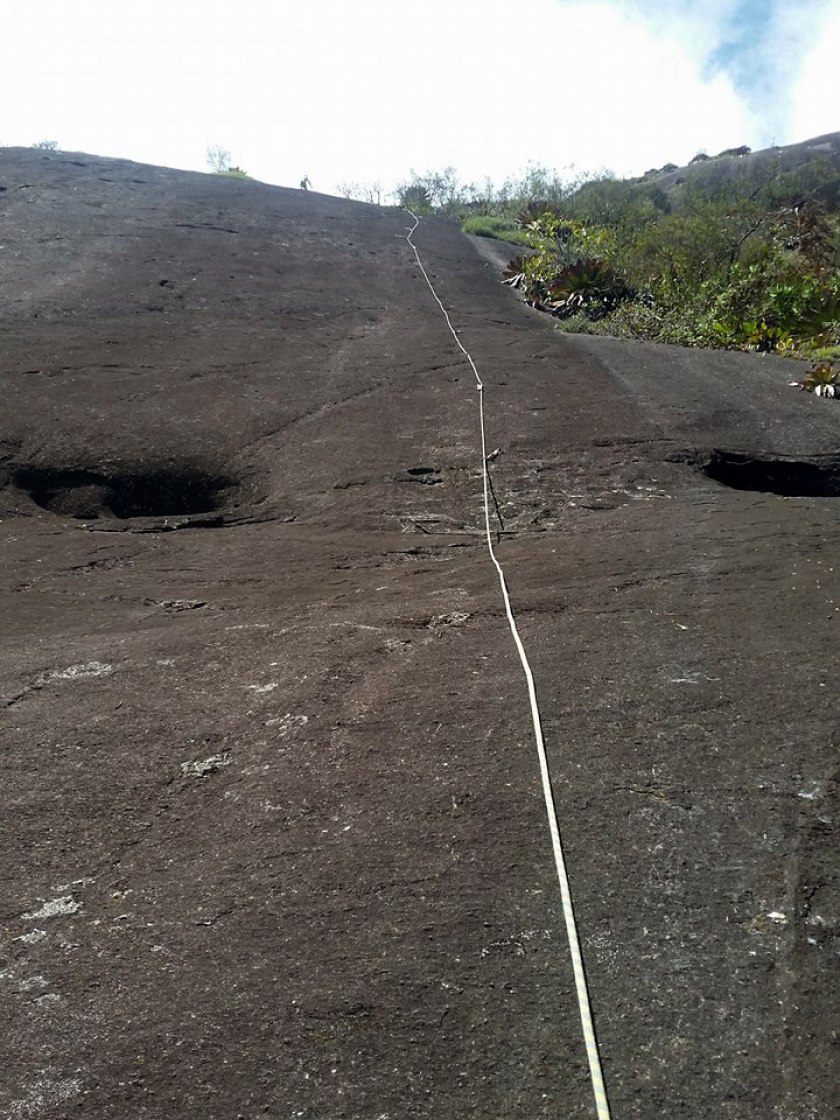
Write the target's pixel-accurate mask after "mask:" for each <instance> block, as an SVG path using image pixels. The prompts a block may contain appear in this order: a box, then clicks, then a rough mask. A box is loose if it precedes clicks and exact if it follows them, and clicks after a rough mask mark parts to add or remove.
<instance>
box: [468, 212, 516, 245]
mask: <svg viewBox="0 0 840 1120" xmlns="http://www.w3.org/2000/svg"><path fill="white" fill-rule="evenodd" d="M461 229H462V230H463V231H464V233H473V234H475V235H476V236H477V237H495V238H496V239H497V240H499V241H512V242H514V244H516V245H528V244H529V241H528V238H527V237H526V236H525V234H524V233H523V232H522V230H521V229H520V228H519V227H518V226H517V224H516V222H515V221H514V220H513V219H512V218H506V217H503V216H501V215H498V214H475V215H473V217H471V218H467V220H466V221H465V222H464V224H463V225H462V226H461Z"/></svg>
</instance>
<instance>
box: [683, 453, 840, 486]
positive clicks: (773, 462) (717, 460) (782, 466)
mask: <svg viewBox="0 0 840 1120" xmlns="http://www.w3.org/2000/svg"><path fill="white" fill-rule="evenodd" d="M701 469H702V471H703V473H704V474H705V475H707V476H708V477H709V478H711V479H713V480H714V481H715V482H719V483H721V485H723V486H729V487H731V488H732V489H733V490H754V491H758V492H761V493H765V494H780V495H781V496H782V497H785V498H836V497H838V496H840V456H826V457H823V458H820V459H817V458H814V459H811V460H799V459H782V458H770V457H767V458H763V457H759V456H754V455H745V454H741V453H740V452H736V451H713V452H712V453H711V456H709V457H707V458H706V459H705V462H704V463H703V464H702V468H701Z"/></svg>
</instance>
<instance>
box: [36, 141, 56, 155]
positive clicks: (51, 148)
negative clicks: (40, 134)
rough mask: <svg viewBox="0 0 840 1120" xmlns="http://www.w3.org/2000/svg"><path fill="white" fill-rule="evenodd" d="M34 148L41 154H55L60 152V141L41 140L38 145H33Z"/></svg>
mask: <svg viewBox="0 0 840 1120" xmlns="http://www.w3.org/2000/svg"><path fill="white" fill-rule="evenodd" d="M32 147H33V148H37V150H38V151H39V152H55V151H58V141H57V140H39V141H38V142H37V143H35V144H33V145H32Z"/></svg>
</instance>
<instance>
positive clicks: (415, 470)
mask: <svg viewBox="0 0 840 1120" xmlns="http://www.w3.org/2000/svg"><path fill="white" fill-rule="evenodd" d="M406 473H407V474H415V475H420V474H440V471H439V470H438V469H437V468H436V467H409V468H408V471H407V472H406Z"/></svg>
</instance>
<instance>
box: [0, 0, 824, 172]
mask: <svg viewBox="0 0 840 1120" xmlns="http://www.w3.org/2000/svg"><path fill="white" fill-rule="evenodd" d="M739 2H740V0H705V2H704V3H703V4H698V3H696V2H695V0H691V2H689V0H621V2H615V0H613V2H607V0H596V2H592V0H587V2H583V0H571V2H569V0H424V3H423V4H422V5H419V6H418V5H417V4H416V3H413V2H410V0H320V2H319V3H309V4H307V3H301V2H300V0H239V2H238V4H236V5H235V6H233V7H232V6H231V5H230V3H229V0H225V2H222V0H179V2H178V3H177V4H174V3H172V2H171V0H146V2H145V3H140V2H137V3H135V2H133V0H122V2H121V3H119V4H115V3H113V0H77V2H76V3H74V4H72V5H69V4H67V3H66V2H65V0H27V3H26V4H23V3H20V4H19V5H18V9H19V10H18V11H17V12H16V14H15V21H14V22H13V23H11V24H9V25H7V27H6V29H5V33H4V36H3V39H2V42H0V98H2V103H3V104H4V106H5V107H6V112H5V119H4V121H3V125H2V128H3V133H2V136H0V140H2V141H3V142H4V143H7V144H8V143H17V144H30V143H33V142H34V141H35V140H39V139H55V140H58V141H59V143H60V144H61V145H62V146H63V147H65V148H75V149H81V150H87V151H93V152H99V153H102V154H107V155H123V156H128V157H130V158H133V159H138V160H143V161H148V162H159V163H167V164H170V165H173V166H181V167H193V168H196V169H199V170H204V169H205V162H204V156H205V150H206V148H207V146H208V145H209V144H212V143H220V144H222V145H223V146H224V147H227V148H228V149H230V151H231V153H232V155H233V159H234V161H235V162H236V163H239V164H240V165H241V166H243V167H245V168H246V169H247V170H249V171H251V172H252V173H253V174H255V175H257V176H259V177H261V178H264V179H267V180H268V181H271V182H280V183H297V181H298V180H299V179H300V178H301V176H302V175H303V174H304V173H307V174H308V175H309V176H310V178H311V179H312V180H313V183H314V185H315V187H316V189H322V190H332V189H334V188H335V185H336V184H337V183H338V182H341V181H345V180H367V181H371V180H376V179H378V180H380V181H381V182H383V183H385V184H387V185H390V184H392V183H393V182H394V181H396V180H397V179H399V178H402V177H404V176H406V175H407V174H408V172H409V171H410V170H411V169H412V168H414V169H416V170H418V171H424V170H428V169H432V168H437V169H440V168H443V167H445V166H447V165H454V166H455V167H456V168H457V169H458V171H459V173H460V175H461V176H462V177H463V178H466V179H477V180H481V179H483V178H484V177H485V176H487V175H489V176H491V177H492V178H494V179H495V180H497V181H498V180H501V179H503V178H504V177H505V176H506V175H510V174H512V173H515V172H516V171H518V170H521V169H522V168H523V167H524V166H525V165H526V164H527V163H528V162H537V163H541V164H545V165H549V166H554V167H564V166H567V165H569V164H574V165H575V166H576V167H577V168H579V169H597V168H600V167H610V168H612V169H614V170H615V171H616V172H618V173H620V174H631V173H639V172H641V171H643V170H645V168H647V167H649V166H657V165H661V164H663V163H665V162H666V161H668V160H671V161H673V162H677V163H679V162H682V161H684V160H687V159H689V158H691V156H692V155H693V154H694V153H695V152H696V151H697V150H698V149H700V148H707V149H708V150H709V151H717V150H719V149H720V148H723V147H728V146H730V145H733V144H740V143H750V144H752V145H753V146H756V142H757V141H758V142H763V134H764V132H766V130H767V127H768V125H767V121H768V120H769V119H770V118H771V117H773V114H774V113H776V116H777V117H779V119H780V120H781V116H780V114H781V110H779V109H778V106H768V105H759V106H758V107H757V106H756V104H755V103H754V102H753V103H749V99H748V98H747V97H745V95H744V93H743V91H742V90H741V91H739V89H738V88H736V84H735V82H734V80H733V78H732V77H731V76H730V75H729V74H728V73H726V72H722V71H718V72H716V73H711V72H710V70H709V59H710V57H711V56H712V54H713V52H714V51H715V50H716V49H717V47H718V46H719V45H720V43H721V42H722V40H723V37H724V34H725V28H726V25H727V21H728V20H731V19H732V17H733V13H734V11H735V9H736V7H737V6H738V3H739ZM803 2H805V3H808V4H809V5H811V7H819V8H820V10H822V8H825V7H826V4H825V0H803ZM789 7H792V6H791V5H787V6H786V5H785V4H781V5H780V6H779V4H778V0H777V15H778V12H779V11H787V8H789ZM821 65H822V67H823V69H824V70H825V72H826V73H829V72H833V69H834V67H833V66H827V65H826V64H825V62H822V63H821ZM809 80H810V79H808V77H807V75H805V74H803V76H802V79H801V84H800V89H801V91H802V95H801V98H800V100H801V107H799V108H797V109H796V110H795V112H794V113H793V117H794V118H795V120H796V129H797V130H798V131H799V132H800V135H798V136H796V137H792V138H802V131H804V134H805V135H813V134H814V129H813V128H811V127H808V125H807V122H808V121H809V120H816V119H819V120H820V121H822V120H823V115H820V114H819V113H816V112H815V111H814V110H813V108H811V109H810V110H809V109H808V107H807V105H806V102H807V100H808V98H809V96H810V95H809V94H808V89H809V88H810V87H809V86H808V85H807V82H808V81H809ZM802 83H804V84H802ZM828 84H829V82H828V78H827V77H826V76H825V75H824V76H823V79H822V86H821V88H827V85H828ZM835 103H836V97H835ZM797 104H799V102H797ZM785 106H786V102H785ZM782 115H784V116H785V118H786V117H787V108H786V107H785V110H784V114H782ZM774 119H775V118H774ZM774 127H775V126H774ZM783 127H786V125H783V124H780V125H779V126H778V128H779V131H777V132H776V133H774V137H773V138H775V139H777V141H778V142H779V143H784V142H785V141H786V140H787V139H788V137H787V135H786V134H784V133H783V131H782V129H783ZM821 127H822V126H821ZM830 127H837V122H834V124H832V125H831V126H830Z"/></svg>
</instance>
